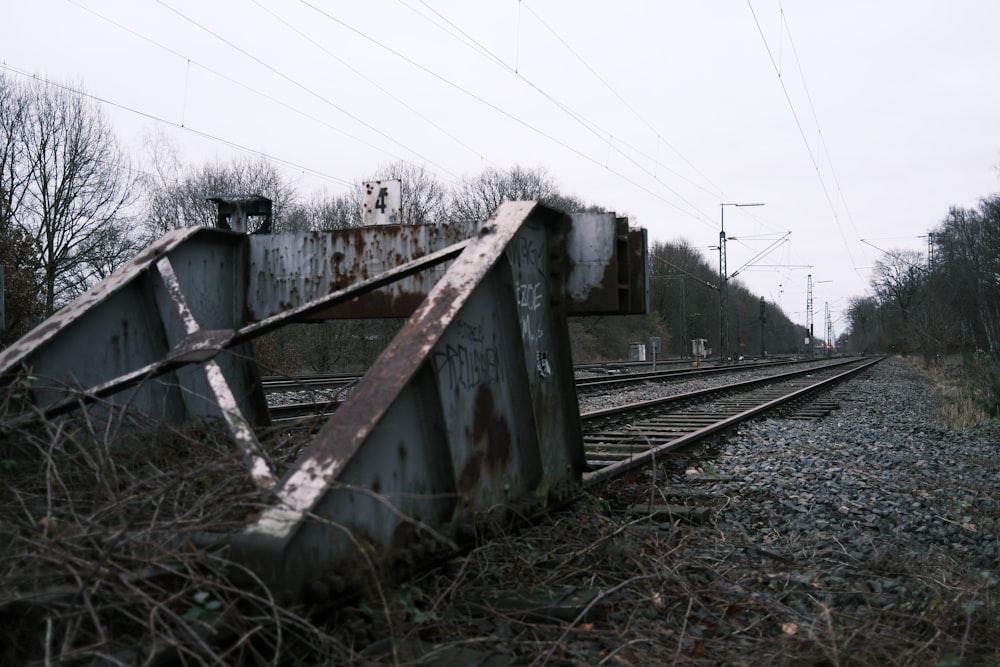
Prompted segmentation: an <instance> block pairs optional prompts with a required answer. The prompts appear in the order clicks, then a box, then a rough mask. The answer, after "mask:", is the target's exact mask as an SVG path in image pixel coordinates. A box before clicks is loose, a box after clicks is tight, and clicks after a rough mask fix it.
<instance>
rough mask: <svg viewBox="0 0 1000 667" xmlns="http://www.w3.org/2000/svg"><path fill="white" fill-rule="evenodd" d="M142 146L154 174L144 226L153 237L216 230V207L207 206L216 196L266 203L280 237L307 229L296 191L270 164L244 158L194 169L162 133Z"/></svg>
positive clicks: (151, 134) (147, 184) (148, 189)
mask: <svg viewBox="0 0 1000 667" xmlns="http://www.w3.org/2000/svg"><path fill="white" fill-rule="evenodd" d="M143 145H144V148H145V152H146V157H147V164H148V167H149V172H150V173H149V174H147V176H146V178H145V180H144V190H145V196H146V202H145V226H146V228H147V229H148V230H149V232H150V233H151V234H153V235H154V236H157V237H158V236H160V235H162V234H164V233H166V232H167V231H169V230H171V229H176V228H179V227H212V226H214V225H215V220H216V213H217V211H216V205H215V204H214V203H212V202H210V201H207V200H206V197H212V196H230V195H235V196H239V195H260V196H263V197H267V198H268V199H270V200H271V205H272V223H273V229H274V230H275V231H280V230H282V229H286V228H296V229H297V228H300V227H302V221H301V220H297V219H296V216H301V215H302V211H301V208H300V207H299V204H298V203H297V197H298V195H297V193H296V191H295V187H294V186H293V185H292V184H291V183H290V182H289V181H288V180H287V179H286V178H285V176H284V175H283V174H282V172H281V171H280V170H279V169H278V168H277V167H275V166H274V165H273V164H272V163H270V162H268V161H267V160H266V159H264V158H262V157H257V158H252V157H247V156H244V157H240V158H236V159H233V160H231V161H229V162H218V161H217V162H211V163H206V164H203V165H201V166H200V167H191V166H188V165H186V164H185V163H184V161H183V160H182V158H181V156H180V153H179V152H178V150H177V148H176V146H175V145H174V144H173V142H172V141H171V140H170V139H169V138H168V137H167V136H165V135H164V134H163V133H162V132H159V131H155V130H154V131H151V132H148V133H147V134H146V136H145V137H144V138H143Z"/></svg>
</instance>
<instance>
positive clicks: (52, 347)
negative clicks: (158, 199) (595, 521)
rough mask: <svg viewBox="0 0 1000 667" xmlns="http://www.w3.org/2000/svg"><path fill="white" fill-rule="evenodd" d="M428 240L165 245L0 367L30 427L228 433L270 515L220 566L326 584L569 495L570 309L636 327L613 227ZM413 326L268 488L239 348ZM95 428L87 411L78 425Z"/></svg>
mask: <svg viewBox="0 0 1000 667" xmlns="http://www.w3.org/2000/svg"><path fill="white" fill-rule="evenodd" d="M457 236H458V235H457V234H455V232H454V230H448V229H447V228H441V227H391V226H390V227H387V226H382V227H379V228H371V229H359V230H348V231H346V232H340V233H332V232H331V233H325V232H324V233H306V234H293V235H287V234H278V235H267V234H253V235H249V236H248V235H246V234H240V233H235V232H229V231H223V230H217V229H185V230H177V231H174V232H171V233H169V234H168V235H167V236H165V237H164V238H163V239H161V240H160V241H159V242H158V243H157V244H155V245H153V246H151V247H150V248H148V249H147V250H145V251H144V252H143V253H141V254H140V255H139V256H137V257H136V258H135V259H134V260H133V261H132V262H131V263H130V264H129V265H128V266H126V267H125V268H124V269H123V270H122V271H120V272H119V273H117V274H115V275H114V276H112V277H111V278H109V279H108V280H107V281H105V282H103V283H101V284H100V285H98V286H97V287H95V288H94V289H93V290H91V292H89V293H88V294H86V295H84V296H83V297H81V299H79V300H78V301H77V302H74V303H73V304H70V305H69V306H67V307H66V308H64V309H63V310H61V311H59V313H57V314H56V315H55V316H53V317H52V318H50V319H49V320H48V321H46V322H45V323H43V324H42V325H41V326H40V327H39V328H37V329H36V330H35V331H34V332H32V333H31V334H29V335H28V336H26V337H25V338H24V339H22V340H21V341H18V342H17V343H15V344H14V345H12V346H11V347H10V348H8V349H7V350H5V351H4V352H2V353H0V378H3V380H4V381H5V382H7V383H10V382H13V381H14V380H15V379H16V378H21V379H23V378H25V377H30V381H29V382H28V384H29V385H30V386H31V388H32V391H33V398H34V405H33V406H32V409H31V410H29V411H26V415H25V419H30V418H34V417H35V416H37V415H40V414H41V415H48V416H50V417H56V416H58V415H60V414H63V413H65V412H68V411H70V410H71V409H74V408H76V407H78V406H80V405H82V404H89V405H90V408H89V409H90V410H92V411H93V413H94V414H97V415H99V414H102V413H103V414H106V413H108V412H114V411H116V410H124V409H126V408H137V409H140V410H142V411H143V412H146V413H149V414H150V415H152V416H154V417H157V418H164V419H187V418H190V417H192V416H199V417H207V418H211V417H215V418H218V419H220V420H222V421H223V422H224V423H225V424H226V425H228V427H229V430H230V433H231V434H232V439H233V441H234V443H235V444H236V446H237V448H238V450H239V452H240V453H241V455H242V456H243V458H244V461H245V462H246V466H247V470H248V473H249V474H250V476H251V477H252V479H253V480H254V482H255V483H256V484H257V485H258V486H259V487H260V488H261V489H263V490H265V492H266V494H267V497H269V498H270V499H271V501H270V506H269V507H267V508H265V509H264V510H263V512H262V513H261V516H260V517H259V518H258V519H257V520H255V521H254V522H252V523H250V524H249V525H248V526H247V527H246V528H245V530H244V531H243V532H241V533H240V534H238V535H235V536H234V537H233V539H232V544H231V547H232V549H231V556H232V558H233V559H234V560H235V561H236V562H238V563H241V564H242V566H243V568H247V569H249V570H250V571H253V572H254V573H255V574H256V576H257V577H258V578H260V579H261V580H263V581H264V582H265V583H267V584H268V585H269V586H270V587H271V588H272V590H273V591H274V592H275V594H277V595H279V596H281V597H283V598H286V599H296V598H299V597H302V596H303V595H304V594H306V592H307V591H312V592H314V593H316V592H317V591H320V592H322V591H329V590H330V589H331V588H333V589H336V588H337V587H338V586H339V584H338V582H343V581H345V580H346V581H350V580H351V579H352V578H353V575H354V574H356V573H357V570H358V568H359V567H360V568H362V569H364V568H376V569H379V568H381V567H384V566H390V565H391V564H393V563H395V562H398V561H400V560H403V561H406V560H408V559H409V560H413V559H414V554H415V553H420V552H421V550H426V549H427V548H431V545H433V546H436V547H440V546H441V545H448V544H452V543H453V541H454V540H456V539H459V538H460V537H461V536H462V535H463V534H468V533H470V532H471V531H475V530H477V529H478V528H479V527H480V526H481V525H482V522H483V521H486V520H493V519H496V518H498V517H500V518H502V517H504V516H506V515H507V514H509V513H510V512H515V513H520V512H527V511H531V510H532V509H536V508H540V507H544V506H545V505H547V504H549V503H551V502H553V501H554V500H558V499H560V498H562V497H563V496H564V494H566V493H567V492H569V491H571V490H572V489H574V488H576V487H577V486H578V485H579V484H580V479H581V473H582V471H583V468H584V458H583V447H582V438H581V435H580V426H579V417H578V406H577V400H576V393H575V381H574V376H573V367H572V359H571V356H570V345H569V335H568V327H567V320H566V318H567V315H568V314H570V313H612V312H614V313H625V314H627V313H642V312H645V311H646V303H647V301H646V300H647V298H648V297H647V293H648V290H647V285H648V271H647V265H646V254H645V250H646V238H645V232H644V231H643V230H629V229H628V225H627V221H626V220H624V219H620V218H616V217H615V216H614V215H613V214H587V215H583V216H572V217H571V216H566V215H564V214H561V213H557V212H555V211H553V210H550V209H547V208H545V207H543V206H540V205H538V204H537V203H535V202H513V203H508V204H505V205H503V206H502V207H501V208H500V209H498V210H497V212H496V213H495V214H494V215H493V216H492V217H491V218H490V219H489V220H488V221H486V222H485V223H484V224H483V225H481V226H480V228H479V229H478V230H477V232H476V234H475V235H474V236H473V237H472V238H469V239H459V238H457ZM390 314H391V315H401V314H407V315H408V316H409V319H408V320H407V322H406V324H405V325H404V326H403V328H402V330H401V331H400V333H399V334H398V335H397V337H396V338H395V339H394V340H393V341H392V342H391V343H390V344H389V346H388V347H387V348H386V349H385V350H384V351H383V353H382V354H381V356H380V357H379V358H378V359H377V360H376V362H375V363H374V365H373V366H372V367H371V368H370V369H369V371H368V373H367V374H366V376H365V378H364V380H363V381H362V382H361V383H360V384H359V385H358V386H357V387H356V388H355V390H354V392H353V393H352V394H351V396H350V397H349V398H348V400H347V402H346V403H345V404H344V405H343V406H342V407H341V408H340V409H339V410H338V411H336V412H335V413H334V414H333V415H332V416H331V417H330V419H329V421H327V423H326V424H325V425H324V426H323V427H322V428H321V429H320V430H319V431H318V433H316V435H315V436H314V437H313V438H312V440H311V442H309V443H308V444H307V445H306V446H305V447H304V449H303V452H302V454H301V456H300V458H299V459H298V460H297V461H296V462H295V463H294V464H293V465H292V466H291V468H290V469H289V470H287V471H286V472H285V473H284V474H283V475H281V476H280V477H279V476H278V475H276V474H274V473H273V472H272V471H271V470H270V469H268V466H267V464H266V461H265V458H264V455H263V450H264V449H265V448H266V446H265V445H262V444H261V442H259V441H258V437H259V436H258V435H257V431H256V430H255V427H257V426H259V425H261V424H266V423H267V421H268V415H267V406H266V403H265V401H264V396H263V393H262V391H261V387H260V383H259V372H258V370H257V368H256V365H255V364H254V362H253V357H252V351H251V348H250V347H249V345H248V343H249V341H250V340H251V339H252V338H254V337H256V336H259V335H262V334H264V333H267V332H269V331H272V330H275V329H277V328H279V327H281V326H284V325H285V324H288V323H291V322H297V321H302V320H305V319H316V318H325V317H348V316H355V317H356V316H372V317H382V316H387V315H390ZM92 416H93V415H92Z"/></svg>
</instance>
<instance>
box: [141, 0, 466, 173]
mask: <svg viewBox="0 0 1000 667" xmlns="http://www.w3.org/2000/svg"><path fill="white" fill-rule="evenodd" d="M156 1H157V3H159V4H160V5H162V6H163V7H165V8H166V9H169V10H170V11H171V12H173V13H174V14H176V15H177V16H179V17H181V18H182V19H184V20H185V21H187V22H188V23H190V24H191V25H193V26H195V27H196V28H198V29H199V30H202V31H204V32H206V33H208V34H209V35H211V36H212V37H215V38H216V39H218V40H219V41H220V42H222V43H223V44H225V45H227V46H229V47H230V48H232V49H234V50H236V51H238V52H239V53H241V54H243V55H244V56H246V57H247V58H250V59H251V60H253V61H254V62H256V63H257V64H259V65H261V66H262V67H265V68H267V69H268V70H270V71H271V72H273V73H275V74H277V75H278V76H279V77H281V78H282V79H284V80H285V81H288V82H289V83H291V84H292V85H293V86H295V87H297V88H299V89H301V90H303V91H304V92H306V93H308V94H309V95H312V96H313V97H315V98H316V99H318V100H320V101H321V102H323V103H325V104H327V105H329V106H330V107H332V108H334V109H336V110H337V111H339V112H340V113H342V114H344V115H345V116H347V117H348V118H350V119H352V120H354V121H355V122H357V123H360V124H361V125H363V126H364V127H367V128H368V129H370V130H371V131H372V132H375V133H376V134H378V135H379V136H381V137H383V138H385V139H388V140H389V141H391V142H393V143H394V144H397V145H398V146H401V147H402V148H404V149H406V150H407V151H409V152H410V153H413V154H414V155H416V156H418V157H420V158H421V159H422V160H426V161H427V162H428V163H429V164H432V165H434V166H435V167H437V168H438V169H440V170H441V171H443V172H444V173H446V174H449V175H450V176H452V177H453V178H456V179H457V178H458V175H457V174H454V173H452V172H451V171H450V170H449V169H448V168H446V167H444V166H443V165H439V164H437V163H436V162H434V161H433V160H431V159H430V158H427V157H426V156H424V155H421V154H420V153H419V152H418V151H416V150H414V149H412V148H410V147H408V146H407V145H406V144H404V143H403V142H402V141H399V140H398V139H395V138H393V137H391V136H389V135H388V134H386V133H385V132H383V131H382V130H380V129H378V128H377V127H375V126H374V125H372V124H371V123H369V122H368V121H366V120H364V119H363V118H360V117H358V116H356V115H354V114H352V113H351V112H349V111H347V110H346V109H344V108H342V107H341V106H339V105H338V104H336V103H334V102H333V101H332V100H329V99H327V98H326V97H324V96H322V95H320V94H319V93H317V92H316V91H314V90H313V89H311V88H309V87H308V86H306V85H305V84H302V83H300V82H298V81H296V80H295V79H293V78H292V77H290V76H289V75H287V74H285V73H284V72H282V71H281V70H279V69H278V68H276V67H274V66H272V65H269V64H268V63H266V62H264V61H263V60H261V59H260V58H258V57H257V56H255V55H254V54H252V53H250V52H249V51H247V50H246V49H243V48H242V47H240V46H237V45H236V44H234V43H233V42H230V41H229V40H228V39H226V38H225V37H223V36H222V35H220V34H218V33H216V32H214V31H212V30H209V29H208V28H206V27H205V26H203V25H201V24H200V23H198V22H197V21H195V20H194V19H192V18H190V17H189V16H187V15H185V14H184V13H182V12H181V11H179V10H177V9H174V8H173V7H171V6H170V5H168V4H167V3H166V2H165V1H164V0H156Z"/></svg>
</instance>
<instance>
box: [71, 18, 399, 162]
mask: <svg viewBox="0 0 1000 667" xmlns="http://www.w3.org/2000/svg"><path fill="white" fill-rule="evenodd" d="M67 2H69V3H70V4H73V5H76V6H77V7H79V8H80V9H82V10H84V11H86V12H89V13H90V14H93V15H94V16H95V17H97V18H99V19H101V20H102V21H105V22H107V23H109V24H110V25H112V26H114V27H116V28H118V29H120V30H123V31H125V32H127V33H129V34H130V35H132V36H133V37H136V38H138V39H141V40H143V41H144V42H147V43H149V44H152V45H153V46H155V47H157V48H159V49H162V50H163V51H165V52H167V53H169V54H171V55H173V56H176V57H178V58H180V59H182V60H184V61H185V62H186V63H187V70H186V77H185V91H184V111H183V112H182V114H181V121H180V126H181V127H184V125H185V122H184V121H185V115H186V109H187V86H188V77H189V75H190V66H191V65H194V66H195V67H197V68H200V69H202V70H204V71H205V72H208V73H209V74H211V75H213V76H216V77H218V78H220V79H222V80H224V81H228V82H229V83H231V84H233V85H235V86H239V87H240V88H243V89H244V90H246V91H248V92H250V93H253V94H254V95H257V96H258V97H260V98H261V99H266V100H268V101H269V102H273V103H274V104H277V105H279V106H281V107H284V108H285V109H288V110H289V111H291V112H293V113H295V114H298V115H299V116H302V117H303V118H307V119H308V120H311V121H313V122H315V123H318V124H319V125H322V126H323V127H326V128H328V129H330V130H332V131H334V132H337V133H338V134H340V135H342V136H344V137H347V138H348V139H350V140H352V141H355V142H357V143H359V144H361V145H362V146H367V147H368V148H371V149H373V150H376V151H378V152H380V153H384V154H386V155H389V156H390V157H392V158H393V159H399V160H402V159H403V158H402V157H401V156H398V155H395V154H393V153H392V151H389V150H388V149H386V148H384V147H382V146H378V145H376V144H373V143H371V142H370V141H367V140H365V139H362V138H361V137H359V136H357V135H354V134H351V133H350V132H347V131H346V130H344V129H342V128H339V127H337V126H335V125H333V124H332V123H330V122H329V121H326V120H324V119H322V118H319V117H317V116H314V115H312V114H309V113H306V112H305V111H303V110H301V109H299V108H298V107H295V106H293V105H291V104H289V103H288V102H285V101H284V100H282V99H280V98H278V97H275V96H274V95H270V94H268V93H265V92H263V91H261V90H259V89H257V88H254V87H253V86H250V85H249V84H246V83H244V82H242V81H239V80H238V79H235V78H233V77H231V76H229V75H227V74H224V73H223V72H220V71H218V70H216V69H213V68H211V67H209V66H207V65H205V64H204V63H201V62H198V61H196V60H193V59H191V58H189V57H187V56H186V55H184V54H183V53H181V52H179V51H177V50H175V49H172V48H170V47H169V46H167V45H165V44H163V43H162V42H159V41H157V40H155V39H153V38H151V37H149V36H148V35H143V34H142V33H140V32H138V31H136V30H133V29H132V28H129V27H128V26H126V25H123V24H122V23H119V22H118V21H115V20H114V19H111V18H109V17H107V16H105V15H103V14H101V13H100V12H97V11H95V10H93V9H91V8H90V7H86V6H84V5H81V4H80V3H79V2H77V1H76V0H67Z"/></svg>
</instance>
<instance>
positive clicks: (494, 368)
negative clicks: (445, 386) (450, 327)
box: [434, 344, 504, 389]
mask: <svg viewBox="0 0 1000 667" xmlns="http://www.w3.org/2000/svg"><path fill="white" fill-rule="evenodd" d="M434 369H435V370H436V371H437V373H438V376H439V377H441V378H447V379H448V383H449V386H451V387H460V388H462V389H472V388H475V387H477V386H479V385H481V384H486V383H502V382H504V373H503V364H502V363H501V359H500V350H498V349H497V348H495V347H483V346H476V347H467V346H465V345H461V344H460V345H451V344H448V345H445V347H444V350H439V351H436V352H435V353H434Z"/></svg>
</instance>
